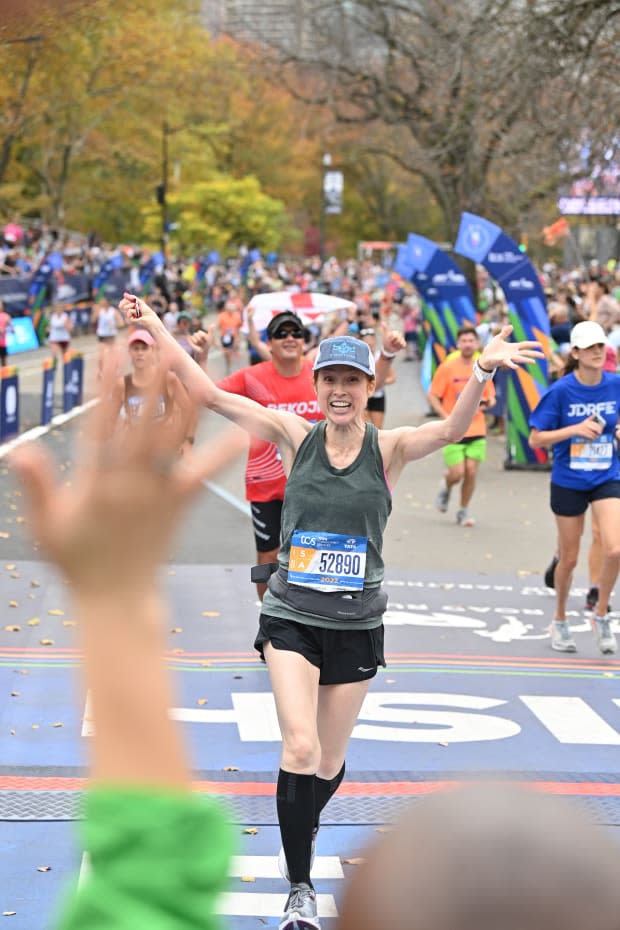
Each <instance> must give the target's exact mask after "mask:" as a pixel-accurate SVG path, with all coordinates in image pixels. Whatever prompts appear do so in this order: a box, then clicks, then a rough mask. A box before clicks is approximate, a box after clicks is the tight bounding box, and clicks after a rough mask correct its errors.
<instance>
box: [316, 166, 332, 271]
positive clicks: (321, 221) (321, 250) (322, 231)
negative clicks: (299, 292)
mask: <svg viewBox="0 0 620 930" xmlns="http://www.w3.org/2000/svg"><path fill="white" fill-rule="evenodd" d="M331 163H332V157H331V155H330V154H329V152H325V154H324V155H323V159H322V164H321V215H320V217H319V256H320V259H321V264H323V262H324V261H325V215H326V214H325V207H326V203H325V172H326V171H327V169H328V168H329V166H330V165H331Z"/></svg>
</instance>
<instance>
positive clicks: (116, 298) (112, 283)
mask: <svg viewBox="0 0 620 930" xmlns="http://www.w3.org/2000/svg"><path fill="white" fill-rule="evenodd" d="M138 283H139V282H138ZM131 289H132V283H131V275H130V272H129V271H125V270H124V269H122V268H120V269H118V270H117V271H113V272H112V274H111V275H110V277H109V278H108V279H107V281H106V282H105V284H104V285H103V288H102V290H103V293H104V294H105V297H106V299H107V300H109V301H110V303H112V304H119V303H120V302H121V300H122V297H123V294H124V293H125V291H131ZM136 290H140V288H139V287H138V288H136Z"/></svg>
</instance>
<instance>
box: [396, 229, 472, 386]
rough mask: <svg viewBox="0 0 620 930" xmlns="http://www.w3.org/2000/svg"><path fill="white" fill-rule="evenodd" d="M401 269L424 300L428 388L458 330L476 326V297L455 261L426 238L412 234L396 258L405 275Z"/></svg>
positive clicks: (397, 269)
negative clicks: (427, 346)
mask: <svg viewBox="0 0 620 930" xmlns="http://www.w3.org/2000/svg"><path fill="white" fill-rule="evenodd" d="M401 249H402V251H401ZM399 268H402V269H403V270H404V271H408V272H409V275H408V280H410V281H412V282H413V283H414V284H415V286H416V287H417V289H418V290H419V291H420V293H421V294H422V298H423V307H422V313H423V319H424V328H425V330H426V334H427V337H428V340H429V342H430V345H431V349H430V353H431V354H430V364H429V356H428V351H429V350H428V349H427V350H426V353H425V360H426V364H425V365H424V366H423V386H424V388H425V389H428V387H429V385H430V380H429V379H431V378H432V375H433V373H434V371H435V369H436V368H437V366H438V365H439V364H440V363H441V362H442V361H443V360H444V359H445V357H446V355H447V354H448V353H449V352H450V351H451V350H452V349H453V348H454V347H455V346H456V334H457V332H458V330H459V328H460V327H461V326H463V324H464V323H471V325H472V326H474V325H475V323H476V311H475V308H474V300H473V295H472V293H471V288H470V286H469V283H468V281H467V278H466V277H465V275H464V274H463V271H462V270H461V268H460V267H459V266H458V265H457V263H456V262H455V261H454V259H453V258H452V257H451V256H450V255H448V254H447V253H446V252H443V251H442V250H441V249H440V248H439V247H438V246H437V244H436V243H435V242H433V241H432V240H431V239H426V238H425V237H424V236H418V235H417V234H415V233H409V235H408V236H407V243H406V245H405V246H401V247H399V251H398V254H397V258H396V266H395V270H396V271H398V272H399V274H401V275H402V272H401V271H400V270H399ZM402 276H403V277H404V276H405V275H402ZM426 381H428V384H426V383H425V382H426Z"/></svg>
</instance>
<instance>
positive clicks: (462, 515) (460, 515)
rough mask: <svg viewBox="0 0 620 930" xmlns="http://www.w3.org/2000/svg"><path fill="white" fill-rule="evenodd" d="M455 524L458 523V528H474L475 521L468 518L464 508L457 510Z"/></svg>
mask: <svg viewBox="0 0 620 930" xmlns="http://www.w3.org/2000/svg"><path fill="white" fill-rule="evenodd" d="M456 522H457V523H458V525H459V526H475V525H476V521H475V519H474V518H473V517H470V516H469V514H468V513H467V510H466V509H465V507H461V508H460V510H457V512H456Z"/></svg>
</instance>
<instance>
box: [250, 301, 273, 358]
mask: <svg viewBox="0 0 620 930" xmlns="http://www.w3.org/2000/svg"><path fill="white" fill-rule="evenodd" d="M254 309H255V308H254V307H253V306H252V302H251V301H250V303H249V304H248V305H247V307H246V308H245V316H246V319H247V321H248V342H249V343H250V345H251V346H252V348H253V349H254V351H255V352H256V353H257V355H258V356H259V358H261V359H262V360H263V361H264V362H268V361H269V359H270V358H271V349H270V348H269V346H268V345H267V343H265V342H263V340H262V339H261V338H260V336H259V335H258V330H257V329H256V325H255V323H254Z"/></svg>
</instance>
